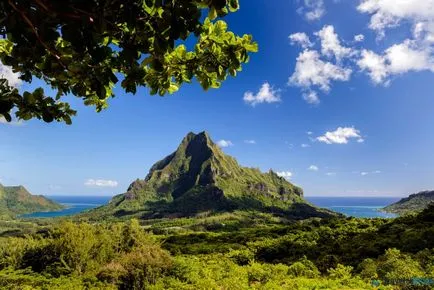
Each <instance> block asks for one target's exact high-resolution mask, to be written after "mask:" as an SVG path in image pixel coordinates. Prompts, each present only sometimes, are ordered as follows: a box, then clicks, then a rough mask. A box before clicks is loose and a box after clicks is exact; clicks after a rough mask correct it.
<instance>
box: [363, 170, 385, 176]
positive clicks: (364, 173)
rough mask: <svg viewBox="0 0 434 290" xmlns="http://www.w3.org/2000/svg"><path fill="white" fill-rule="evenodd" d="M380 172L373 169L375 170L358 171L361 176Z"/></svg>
mask: <svg viewBox="0 0 434 290" xmlns="http://www.w3.org/2000/svg"><path fill="white" fill-rule="evenodd" d="M380 173H381V171H380V170H375V171H370V172H367V171H362V172H360V175H361V176H366V175H369V174H380Z"/></svg>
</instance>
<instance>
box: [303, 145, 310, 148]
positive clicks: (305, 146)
mask: <svg viewBox="0 0 434 290" xmlns="http://www.w3.org/2000/svg"><path fill="white" fill-rule="evenodd" d="M309 147H310V145H309V144H301V148H309Z"/></svg>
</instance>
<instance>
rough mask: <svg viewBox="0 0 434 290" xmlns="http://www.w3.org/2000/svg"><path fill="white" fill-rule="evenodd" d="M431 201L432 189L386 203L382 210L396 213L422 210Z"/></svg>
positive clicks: (433, 194) (433, 201) (433, 197)
mask: <svg viewBox="0 0 434 290" xmlns="http://www.w3.org/2000/svg"><path fill="white" fill-rule="evenodd" d="M431 203H434V191H422V192H419V193H415V194H411V195H410V196H409V197H406V198H403V199H401V200H399V201H398V202H395V203H393V204H391V205H388V206H386V207H385V208H384V209H383V210H384V211H386V212H391V213H396V214H407V213H412V212H419V211H422V210H424V209H425V208H427V207H428V206H429V205H430V204H431Z"/></svg>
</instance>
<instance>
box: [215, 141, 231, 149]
mask: <svg viewBox="0 0 434 290" xmlns="http://www.w3.org/2000/svg"><path fill="white" fill-rule="evenodd" d="M217 145H218V146H219V147H221V148H226V147H232V146H234V144H233V143H232V142H231V141H229V140H219V141H217Z"/></svg>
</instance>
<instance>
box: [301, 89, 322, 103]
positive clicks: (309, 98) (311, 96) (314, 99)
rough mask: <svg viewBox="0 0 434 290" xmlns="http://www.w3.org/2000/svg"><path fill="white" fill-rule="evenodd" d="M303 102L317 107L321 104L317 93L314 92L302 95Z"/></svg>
mask: <svg viewBox="0 0 434 290" xmlns="http://www.w3.org/2000/svg"><path fill="white" fill-rule="evenodd" d="M303 100H305V101H306V102H307V103H308V104H311V105H318V104H319V103H321V101H320V99H319V97H318V93H317V92H316V91H311V90H309V91H307V92H304V93H303Z"/></svg>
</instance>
